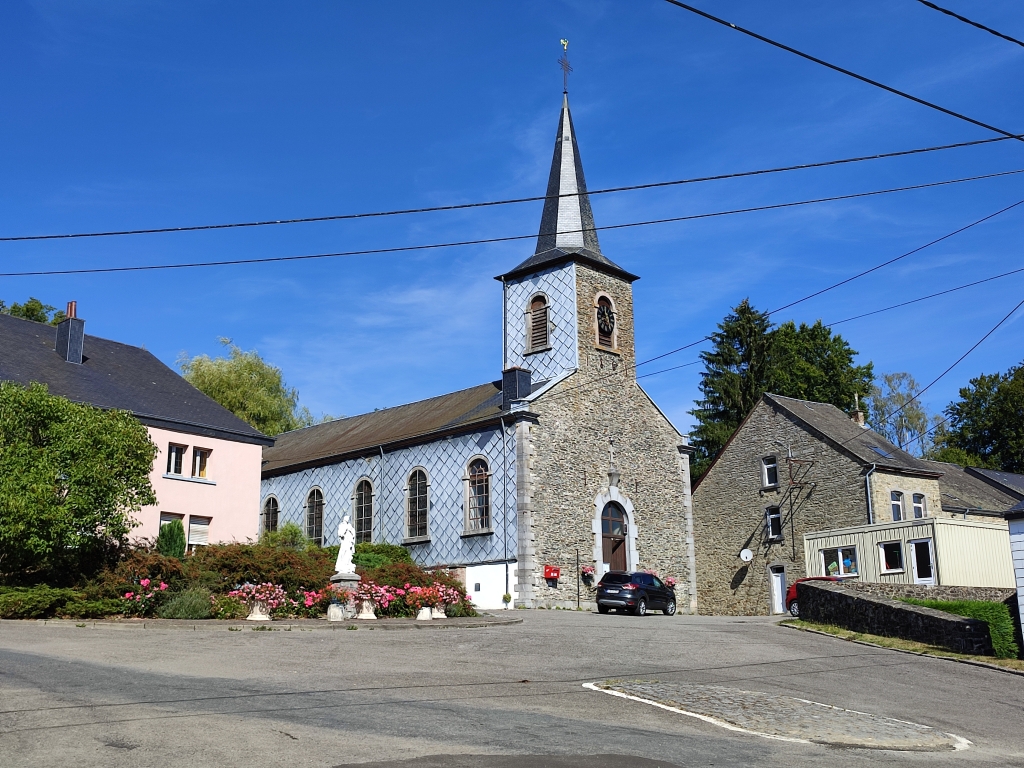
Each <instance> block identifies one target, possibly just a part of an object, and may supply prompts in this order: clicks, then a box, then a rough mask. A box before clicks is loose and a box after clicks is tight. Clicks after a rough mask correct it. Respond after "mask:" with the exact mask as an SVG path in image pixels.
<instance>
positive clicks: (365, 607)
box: [356, 600, 377, 621]
mask: <svg viewBox="0 0 1024 768" xmlns="http://www.w3.org/2000/svg"><path fill="white" fill-rule="evenodd" d="M373 609H374V605H373V600H363V601H362V602H361V603H359V615H358V616H356V618H357V619H363V620H364V621H373V620H374V619H376V618H377V614H375V613H374V612H373Z"/></svg>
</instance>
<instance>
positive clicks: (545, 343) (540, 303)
mask: <svg viewBox="0 0 1024 768" xmlns="http://www.w3.org/2000/svg"><path fill="white" fill-rule="evenodd" d="M527 326H528V327H527V330H526V333H527V336H528V341H529V347H530V351H531V352H539V351H540V350H542V349H547V348H548V347H549V346H551V344H550V341H549V339H548V300H547V299H546V298H544V297H543V296H534V297H533V299H531V300H530V311H529V313H528V315H527Z"/></svg>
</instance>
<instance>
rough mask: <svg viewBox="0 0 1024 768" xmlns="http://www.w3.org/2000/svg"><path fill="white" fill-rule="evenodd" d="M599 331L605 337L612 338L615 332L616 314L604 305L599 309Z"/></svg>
mask: <svg viewBox="0 0 1024 768" xmlns="http://www.w3.org/2000/svg"><path fill="white" fill-rule="evenodd" d="M597 330H599V331H600V332H601V333H602V334H603V335H605V336H611V333H612V331H614V330H615V313H614V312H612V308H611V307H609V306H607V305H604V304H602V305H601V306H599V307H598V308H597Z"/></svg>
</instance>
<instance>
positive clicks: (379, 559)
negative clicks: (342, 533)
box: [335, 543, 412, 568]
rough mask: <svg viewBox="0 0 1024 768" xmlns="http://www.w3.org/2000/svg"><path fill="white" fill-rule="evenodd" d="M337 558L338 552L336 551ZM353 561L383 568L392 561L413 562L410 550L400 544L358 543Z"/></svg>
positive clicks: (362, 565) (361, 565) (357, 563)
mask: <svg viewBox="0 0 1024 768" xmlns="http://www.w3.org/2000/svg"><path fill="white" fill-rule="evenodd" d="M335 558H337V553H335ZM352 562H353V564H355V565H356V566H360V567H362V568H382V567H384V566H385V565H391V564H392V563H409V564H410V565H411V564H412V555H410V554H409V550H408V549H406V548H405V547H402V546H399V545H398V544H367V543H363V544H356V551H355V554H354V555H353V556H352Z"/></svg>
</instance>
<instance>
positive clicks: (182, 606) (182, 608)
mask: <svg viewBox="0 0 1024 768" xmlns="http://www.w3.org/2000/svg"><path fill="white" fill-rule="evenodd" d="M211 614H212V610H211V604H210V590H208V589H203V588H202V587H193V588H192V589H186V590H185V591H184V592H179V593H178V594H176V595H172V596H171V598H170V599H169V600H168V601H167V602H166V603H164V604H163V605H162V606H160V609H159V610H158V611H157V615H158V616H159V617H160V618H161V619H208V618H210V616H211Z"/></svg>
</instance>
